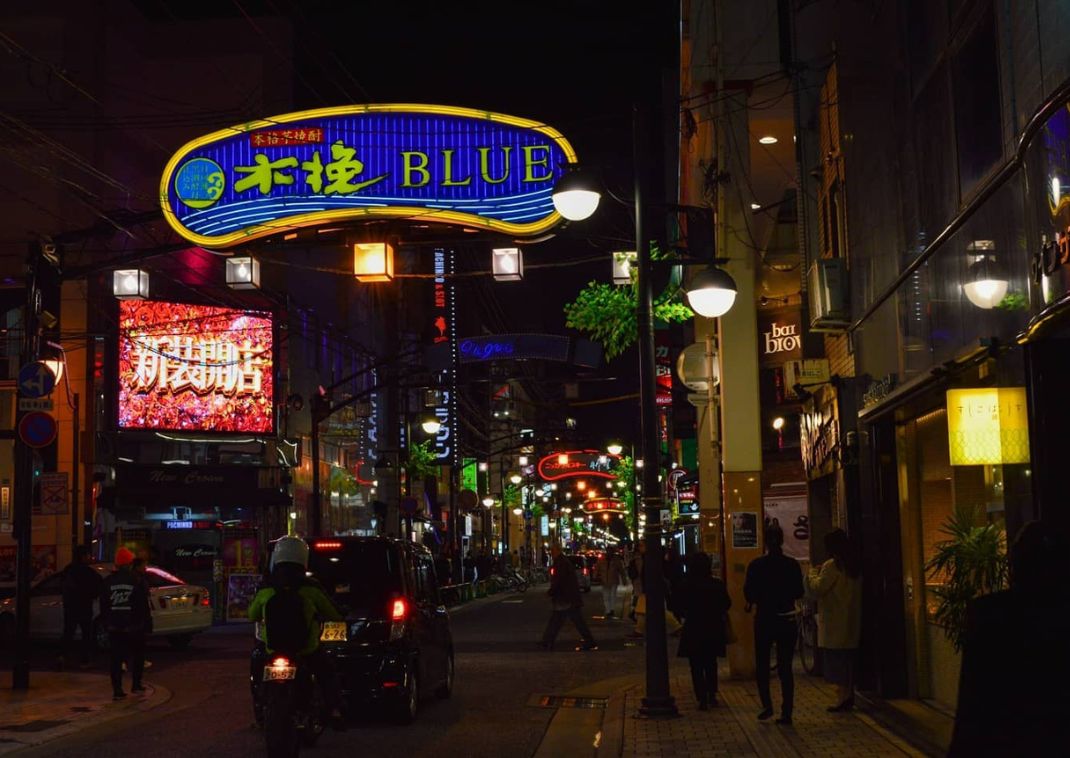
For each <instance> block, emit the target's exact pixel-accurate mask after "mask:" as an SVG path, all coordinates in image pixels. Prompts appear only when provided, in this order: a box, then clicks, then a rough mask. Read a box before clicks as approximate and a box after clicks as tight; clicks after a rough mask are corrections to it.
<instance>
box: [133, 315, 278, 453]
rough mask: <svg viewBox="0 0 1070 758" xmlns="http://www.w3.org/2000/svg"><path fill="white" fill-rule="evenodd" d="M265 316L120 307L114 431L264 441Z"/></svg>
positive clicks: (269, 363)
mask: <svg viewBox="0 0 1070 758" xmlns="http://www.w3.org/2000/svg"><path fill="white" fill-rule="evenodd" d="M273 347H274V346H273V344H272V322H271V314H270V313H267V312H263V311H243V310H232V309H229V308H217V307H213V306H207V305H188V304H184V303H163V302H152V301H142V300H123V301H121V302H120V303H119V428H120V429H159V430H171V431H205V432H242V433H253V432H256V433H270V432H273V431H274V428H275V422H274V419H275V412H274V396H275V388H274V374H273V371H274V362H273V358H274V356H273V354H272V350H273Z"/></svg>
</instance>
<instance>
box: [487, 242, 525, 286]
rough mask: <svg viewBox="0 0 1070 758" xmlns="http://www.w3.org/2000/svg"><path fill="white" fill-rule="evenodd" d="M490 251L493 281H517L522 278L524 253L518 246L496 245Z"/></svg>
mask: <svg viewBox="0 0 1070 758" xmlns="http://www.w3.org/2000/svg"><path fill="white" fill-rule="evenodd" d="M491 253H492V256H491V268H492V269H493V271H494V281H496V282H519V281H520V280H521V279H523V278H524V253H523V251H522V250H521V249H520V248H519V247H498V248H494V249H493V250H492V251H491Z"/></svg>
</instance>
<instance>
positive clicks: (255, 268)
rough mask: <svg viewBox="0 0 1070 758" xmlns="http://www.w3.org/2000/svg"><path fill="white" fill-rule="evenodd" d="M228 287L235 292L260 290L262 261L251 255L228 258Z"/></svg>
mask: <svg viewBox="0 0 1070 758" xmlns="http://www.w3.org/2000/svg"><path fill="white" fill-rule="evenodd" d="M227 286H228V287H230V288H231V289H233V290H258V289H260V261H258V260H257V259H256V258H254V257H253V256H251V255H236V256H234V257H233V258H227Z"/></svg>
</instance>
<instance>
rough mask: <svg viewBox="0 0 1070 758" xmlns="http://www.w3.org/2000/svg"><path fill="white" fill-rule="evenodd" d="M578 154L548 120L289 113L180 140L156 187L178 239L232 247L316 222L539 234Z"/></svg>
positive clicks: (409, 109) (467, 113) (435, 111)
mask: <svg viewBox="0 0 1070 758" xmlns="http://www.w3.org/2000/svg"><path fill="white" fill-rule="evenodd" d="M575 162H576V153H575V151H574V150H573V149H572V146H571V145H570V144H569V143H568V140H566V139H565V138H564V136H562V135H561V134H560V133H559V132H558V131H557V130H555V129H553V128H552V127H549V126H547V125H545V124H540V123H538V122H535V121H529V120H527V119H520V118H516V117H513V116H506V115H502V114H498V113H487V112H484V111H476V110H470V109H467V108H454V107H449V106H436V105H358V106H345V107H339V108H324V109H320V110H313V111H302V112H300V113H290V114H287V115H284V116H276V117H274V118H270V119H265V120H262V121H256V122H253V123H250V124H243V125H240V126H235V127H231V128H230V129H225V130H223V131H219V132H215V133H213V134H209V135H207V136H205V137H201V138H199V139H196V140H194V141H193V142H190V143H189V144H187V145H185V146H184V147H183V148H182V149H181V150H179V151H178V153H176V154H175V156H174V157H173V158H172V159H171V160H170V162H169V163H168V164H167V168H166V169H165V170H164V175H163V180H162V182H161V185H160V203H161V206H162V208H163V212H164V216H165V217H166V218H167V220H168V222H169V223H170V224H171V226H172V227H173V228H174V229H175V231H177V232H178V233H179V234H180V235H181V236H183V237H184V238H186V239H187V240H189V241H191V242H193V243H194V244H197V245H203V246H205V247H229V246H232V245H237V244H241V243H243V242H248V241H251V240H254V239H259V238H261V237H267V236H273V235H280V234H285V233H287V232H291V231H294V230H296V229H299V228H302V227H306V226H312V225H316V224H322V223H336V222H338V221H345V220H352V219H361V218H410V219H419V220H422V221H436V222H443V223H453V224H459V225H464V226H470V227H479V228H485V229H493V230H496V231H501V232H505V233H508V234H514V235H534V234H540V233H542V232H544V231H546V230H547V229H549V228H550V227H552V226H554V225H555V224H557V223H558V222H559V221H560V220H561V219H560V216H559V215H558V214H557V212H556V211H555V210H554V207H553V202H552V201H551V199H550V193H551V191H552V190H553V187H554V183H555V182H556V181H557V179H559V178H560V177H561V175H562V174H564V172H565V171H566V170H567V167H568V165H569V164H571V163H575Z"/></svg>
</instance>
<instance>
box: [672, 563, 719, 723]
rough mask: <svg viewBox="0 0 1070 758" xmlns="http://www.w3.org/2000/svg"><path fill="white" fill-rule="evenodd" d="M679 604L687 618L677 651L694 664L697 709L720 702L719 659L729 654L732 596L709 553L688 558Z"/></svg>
mask: <svg viewBox="0 0 1070 758" xmlns="http://www.w3.org/2000/svg"><path fill="white" fill-rule="evenodd" d="M677 594H678V597H677V608H678V610H679V613H680V615H681V616H683V619H684V628H683V629H682V630H681V631H680V648H679V650H678V651H677V655H678V656H680V657H681V658H687V660H688V663H690V664H691V683H692V684H693V685H694V687H695V699H696V700H698V709H699V710H700V711H704V710H706V708H707V707H708V706H716V705H717V659H718V658H723V657H724V656H725V654H726V650H725V648H726V643H727V639H726V636H725V616H726V615H727V614H728V609H729V608H731V607H732V599H731V598H730V597H728V590H726V589H725V586H724V582H722V581H721V580H720V579H718V578H717V577H715V576H713V562H712V561H711V560H710V556H709V555H707V554H706V553H693V554H692V555H689V556H688V558H687V575H686V576H685V577H684V580H683V582H681V584H680V590H679V591H678V593H677Z"/></svg>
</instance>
